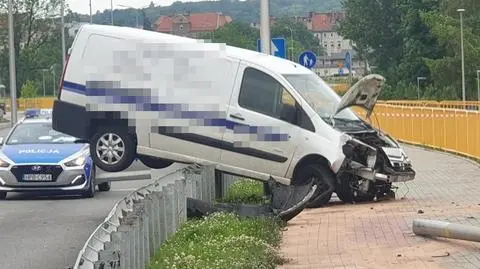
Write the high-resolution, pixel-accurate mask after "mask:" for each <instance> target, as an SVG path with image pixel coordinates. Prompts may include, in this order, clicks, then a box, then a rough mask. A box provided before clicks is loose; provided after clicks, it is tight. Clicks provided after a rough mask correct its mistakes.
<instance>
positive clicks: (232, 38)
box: [200, 21, 260, 50]
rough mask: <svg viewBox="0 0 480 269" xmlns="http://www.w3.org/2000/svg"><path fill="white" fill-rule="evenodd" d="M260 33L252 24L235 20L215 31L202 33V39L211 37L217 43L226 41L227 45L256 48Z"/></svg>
mask: <svg viewBox="0 0 480 269" xmlns="http://www.w3.org/2000/svg"><path fill="white" fill-rule="evenodd" d="M259 36H260V33H259V31H258V30H257V29H255V28H253V27H250V25H248V24H246V23H243V22H237V21H233V22H231V23H229V24H226V25H225V26H223V27H221V28H220V29H218V30H216V31H215V32H213V33H207V34H202V35H200V38H202V39H211V40H212V42H215V43H226V44H227V45H231V46H235V47H239V48H244V49H250V50H256V40H257V39H258V38H259Z"/></svg>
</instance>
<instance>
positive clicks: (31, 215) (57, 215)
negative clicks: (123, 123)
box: [0, 129, 183, 269]
mask: <svg viewBox="0 0 480 269" xmlns="http://www.w3.org/2000/svg"><path fill="white" fill-rule="evenodd" d="M7 133H8V129H4V130H0V136H3V137H5V136H6V134H7ZM182 166H183V165H180V164H175V165H173V166H171V167H168V168H166V169H162V172H163V171H164V172H165V173H169V172H171V171H174V170H176V169H179V168H181V167H182ZM142 169H146V167H145V166H143V165H142V164H141V163H134V164H133V165H132V166H131V167H130V168H129V169H128V171H133V170H142ZM156 174H158V173H156ZM149 182H151V181H150V180H136V181H122V182H112V188H111V190H110V191H109V192H97V193H96V195H95V197H94V198H90V199H84V198H78V197H68V196H63V197H61V196H56V197H39V196H34V195H32V194H16V193H9V194H8V196H7V200H6V201H0V268H2V269H3V268H5V269H6V268H9V269H64V268H69V267H71V266H73V264H74V262H75V259H76V257H77V254H78V251H79V250H80V249H81V248H82V247H83V245H84V244H85V242H86V240H87V239H88V237H89V236H90V234H91V233H92V232H93V230H94V229H95V228H96V227H97V226H98V224H100V223H101V222H102V221H103V220H104V218H105V217H106V215H107V214H108V212H109V211H110V210H111V208H112V206H113V205H114V204H115V202H116V201H118V200H119V199H121V198H122V197H123V196H125V195H127V194H128V193H130V192H132V191H134V190H135V189H137V188H139V187H142V186H144V185H146V184H148V183H149Z"/></svg>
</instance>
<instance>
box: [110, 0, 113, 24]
mask: <svg viewBox="0 0 480 269" xmlns="http://www.w3.org/2000/svg"><path fill="white" fill-rule="evenodd" d="M110 19H111V23H112V25H113V0H110Z"/></svg>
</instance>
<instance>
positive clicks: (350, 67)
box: [345, 51, 352, 72]
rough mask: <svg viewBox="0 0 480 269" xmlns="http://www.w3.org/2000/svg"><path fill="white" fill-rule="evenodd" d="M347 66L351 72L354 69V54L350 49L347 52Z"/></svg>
mask: <svg viewBox="0 0 480 269" xmlns="http://www.w3.org/2000/svg"><path fill="white" fill-rule="evenodd" d="M345 67H346V68H347V69H348V71H349V72H351V71H352V55H351V54H350V52H349V51H347V53H346V54H345Z"/></svg>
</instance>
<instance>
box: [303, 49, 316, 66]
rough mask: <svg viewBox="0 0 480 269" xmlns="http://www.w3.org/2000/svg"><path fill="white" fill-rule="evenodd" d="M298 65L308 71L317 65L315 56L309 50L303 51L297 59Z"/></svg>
mask: <svg viewBox="0 0 480 269" xmlns="http://www.w3.org/2000/svg"><path fill="white" fill-rule="evenodd" d="M298 63H300V64H301V65H303V66H305V67H306V68H308V69H312V68H313V67H315V65H316V64H317V55H315V53H313V51H310V50H307V51H304V52H302V53H301V54H300V56H299V57H298Z"/></svg>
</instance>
